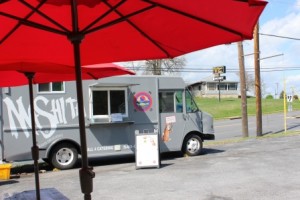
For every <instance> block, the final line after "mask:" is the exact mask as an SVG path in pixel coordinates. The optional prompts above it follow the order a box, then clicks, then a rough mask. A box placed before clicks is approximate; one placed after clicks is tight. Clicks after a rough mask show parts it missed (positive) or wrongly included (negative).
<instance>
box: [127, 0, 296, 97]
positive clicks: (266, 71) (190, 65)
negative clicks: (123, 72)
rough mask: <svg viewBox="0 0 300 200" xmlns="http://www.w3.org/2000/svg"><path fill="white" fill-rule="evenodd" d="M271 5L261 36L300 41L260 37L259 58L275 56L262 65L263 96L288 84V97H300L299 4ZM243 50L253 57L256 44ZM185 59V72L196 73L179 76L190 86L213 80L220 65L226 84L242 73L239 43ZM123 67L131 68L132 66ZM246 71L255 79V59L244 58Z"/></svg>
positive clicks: (277, 1) (286, 0) (278, 1)
mask: <svg viewBox="0 0 300 200" xmlns="http://www.w3.org/2000/svg"><path fill="white" fill-rule="evenodd" d="M268 2H269V3H268V5H267V7H266V8H265V10H264V12H263V13H262V15H261V17H260V20H259V24H260V28H259V32H260V33H263V34H272V35H278V36H283V37H290V38H296V39H298V40H293V39H284V38H278V37H270V36H264V35H260V58H261V59H262V58H267V57H270V56H275V57H272V58H269V59H262V60H261V61H260V66H261V80H262V85H263V88H262V93H263V95H264V96H265V95H268V94H272V95H273V96H274V95H275V93H276V94H279V93H280V92H281V91H282V90H283V89H284V80H285V85H286V87H285V88H286V93H287V94H288V95H292V94H297V95H298V96H300V0H268ZM243 46H244V54H253V52H254V47H253V40H245V41H244V42H243ZM276 55H280V56H276ZM184 57H185V58H186V60H187V65H186V66H185V69H186V70H185V71H191V70H190V69H196V70H197V72H196V73H195V72H181V74H180V75H181V76H182V77H183V79H184V80H185V81H186V82H187V83H194V82H197V81H200V80H201V79H203V78H206V77H208V76H212V68H213V67H214V66H221V65H225V66H226V68H227V73H226V79H227V80H234V81H239V77H238V76H237V75H236V73H238V69H239V65H238V52H237V44H236V43H232V44H230V45H219V46H216V47H212V48H208V49H204V50H200V51H197V52H193V53H189V54H186V55H184ZM139 62H140V61H138V62H137V63H139ZM135 65H137V66H138V65H139V64H135ZM124 66H128V67H129V66H131V64H129V65H124ZM245 68H246V71H247V72H248V73H249V74H252V75H253V77H254V58H253V55H250V56H246V57H245ZM138 74H139V72H138Z"/></svg>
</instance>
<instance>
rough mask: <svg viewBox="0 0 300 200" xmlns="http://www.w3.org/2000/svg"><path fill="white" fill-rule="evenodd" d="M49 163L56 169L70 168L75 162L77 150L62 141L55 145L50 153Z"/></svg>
mask: <svg viewBox="0 0 300 200" xmlns="http://www.w3.org/2000/svg"><path fill="white" fill-rule="evenodd" d="M50 160H51V164H52V165H53V167H55V168H58V169H71V168H73V167H74V165H75V164H76V163H77V160H78V152H77V150H76V148H75V147H74V146H73V145H72V144H69V143H62V144H58V145H57V146H55V147H54V148H53V150H52V153H51V155H50Z"/></svg>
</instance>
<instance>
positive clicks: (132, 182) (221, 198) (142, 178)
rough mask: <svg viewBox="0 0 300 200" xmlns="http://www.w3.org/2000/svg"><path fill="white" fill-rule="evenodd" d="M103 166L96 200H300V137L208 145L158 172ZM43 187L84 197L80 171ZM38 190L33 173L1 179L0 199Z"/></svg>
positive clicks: (44, 178)
mask: <svg viewBox="0 0 300 200" xmlns="http://www.w3.org/2000/svg"><path fill="white" fill-rule="evenodd" d="M102 162H103V161H101V160H98V161H93V163H92V164H93V165H95V166H94V171H95V173H96V177H95V179H94V181H93V183H94V191H93V193H92V198H93V199H96V200H97V199H107V200H110V199H149V200H150V199H151V200H153V199H164V200H165V199H199V200H243V199H244V200H248V199H249V200H253V199H258V200H264V199H270V200H271V199H272V200H276V199H278V200H284V199H288V200H294V199H295V200H298V199H299V198H300V170H299V166H300V135H296V136H289V137H280V138H266V139H250V140H247V141H244V142H239V143H231V144H224V145H218V146H210V147H206V148H205V149H204V152H203V155H201V156H197V157H180V156H176V155H173V156H167V157H164V159H162V166H161V168H159V169H157V168H148V169H138V170H137V169H136V168H135V162H134V159H132V158H131V159H129V160H127V161H126V159H125V160H123V161H122V162H118V163H113V162H111V163H109V162H107V161H106V163H105V164H102ZM40 185H41V189H42V190H43V191H46V190H50V189H54V190H56V191H57V192H58V193H59V194H61V195H63V196H65V197H66V199H71V200H77V199H83V194H82V193H81V191H80V185H79V178H78V169H72V170H66V171H57V172H52V171H50V172H48V171H47V172H46V173H42V174H40ZM34 188H35V186H34V175H33V173H31V174H26V175H21V176H20V177H16V178H12V179H11V180H9V181H0V198H2V199H16V198H14V197H17V196H18V194H20V193H22V192H24V191H28V190H34ZM43 195H45V194H44V193H43V192H42V199H43ZM44 197H45V196H44ZM47 199H51V197H50V196H48V198H47ZM53 199H54V198H53Z"/></svg>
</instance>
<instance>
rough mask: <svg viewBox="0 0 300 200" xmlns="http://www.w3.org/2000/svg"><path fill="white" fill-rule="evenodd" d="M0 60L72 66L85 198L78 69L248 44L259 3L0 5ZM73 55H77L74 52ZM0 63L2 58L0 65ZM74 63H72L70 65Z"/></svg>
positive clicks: (88, 183)
mask: <svg viewBox="0 0 300 200" xmlns="http://www.w3.org/2000/svg"><path fill="white" fill-rule="evenodd" d="M0 3H1V4H0V25H1V29H0V55H1V57H2V58H5V59H10V60H23V59H36V58H39V59H41V60H44V61H52V60H55V62H57V63H61V64H68V65H73V64H74V65H75V67H76V82H77V99H78V109H79V110H78V111H79V126H80V140H81V151H82V169H81V170H80V180H81V190H82V192H83V193H84V196H85V198H87V199H90V198H91V195H90V193H91V192H92V190H93V186H92V176H91V175H90V174H93V172H92V170H91V169H90V168H89V166H88V161H87V146H86V136H85V129H84V110H83V99H82V97H81V96H82V83H81V72H80V66H81V64H83V65H89V64H95V63H101V62H117V61H128V60H141V59H159V58H170V57H175V56H179V55H182V54H185V53H189V52H192V51H196V50H199V49H203V48H207V47H211V46H215V45H219V44H225V43H231V42H235V41H241V40H243V39H251V38H252V36H253V28H254V25H255V24H256V22H257V20H258V18H259V16H260V14H261V13H262V11H263V9H264V8H265V6H266V4H267V3H266V2H265V1H264V0H209V1H199V0H189V1H186V0H176V1H166V0H105V1H104V0H103V1H100V0H19V1H10V0H2V1H0ZM80 51H81V52H80ZM0 62H2V59H1V60H0ZM73 62H74V63H73Z"/></svg>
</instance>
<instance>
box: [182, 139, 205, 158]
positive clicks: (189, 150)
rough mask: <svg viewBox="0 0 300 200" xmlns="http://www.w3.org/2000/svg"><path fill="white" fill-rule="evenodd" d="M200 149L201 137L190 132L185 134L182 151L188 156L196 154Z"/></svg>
mask: <svg viewBox="0 0 300 200" xmlns="http://www.w3.org/2000/svg"><path fill="white" fill-rule="evenodd" d="M201 151H202V139H201V138H200V137H199V136H198V135H196V134H191V135H189V136H187V137H186V138H185V140H184V143H183V153H184V154H186V155H188V156H197V155H199V154H200V153H201Z"/></svg>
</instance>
